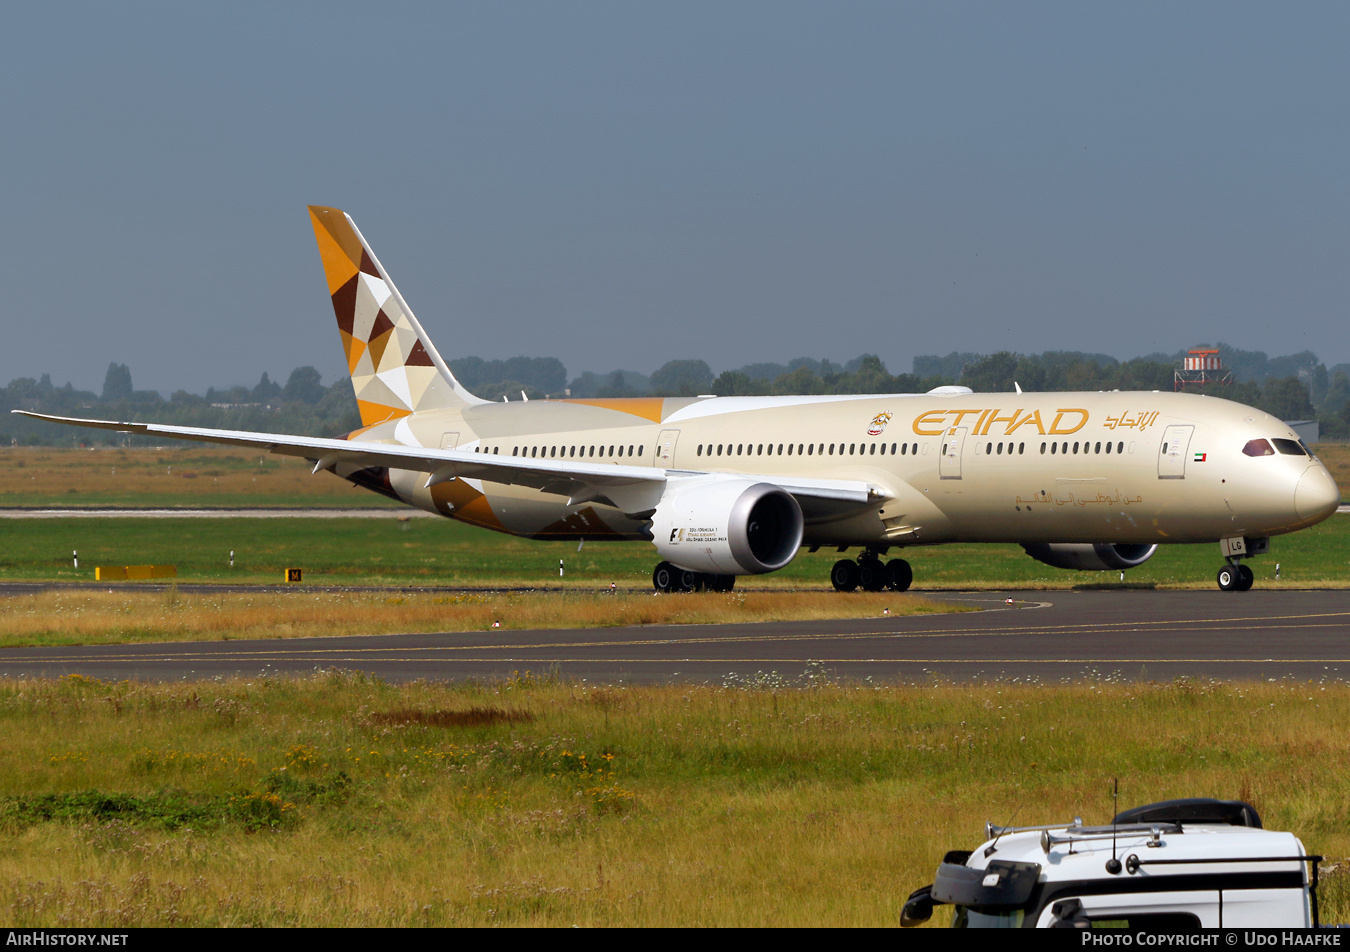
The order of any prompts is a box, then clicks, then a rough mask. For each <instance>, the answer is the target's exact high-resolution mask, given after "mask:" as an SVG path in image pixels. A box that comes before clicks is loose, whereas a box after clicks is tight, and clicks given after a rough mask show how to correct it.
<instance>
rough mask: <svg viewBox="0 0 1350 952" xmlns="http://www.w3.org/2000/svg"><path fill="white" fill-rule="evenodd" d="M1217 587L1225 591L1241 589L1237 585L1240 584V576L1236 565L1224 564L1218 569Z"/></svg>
mask: <svg viewBox="0 0 1350 952" xmlns="http://www.w3.org/2000/svg"><path fill="white" fill-rule="evenodd" d="M1218 580H1219V588H1220V589H1222V590H1223V591H1225V592H1238V591H1241V588H1240V587H1239V586H1240V585H1241V584H1242V576H1241V575H1240V574H1239V573H1238V570H1237V567H1236V566H1232V565H1225V566H1224V567H1223V568H1221V569H1219V576H1218Z"/></svg>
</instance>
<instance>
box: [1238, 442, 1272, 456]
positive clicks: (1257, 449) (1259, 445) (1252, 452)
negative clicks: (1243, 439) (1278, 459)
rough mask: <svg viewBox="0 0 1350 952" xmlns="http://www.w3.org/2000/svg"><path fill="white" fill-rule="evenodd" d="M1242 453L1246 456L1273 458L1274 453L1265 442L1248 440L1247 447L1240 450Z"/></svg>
mask: <svg viewBox="0 0 1350 952" xmlns="http://www.w3.org/2000/svg"><path fill="white" fill-rule="evenodd" d="M1242 452H1243V453H1246V454H1247V455H1248V456H1274V455H1275V451H1274V450H1273V449H1271V448H1270V443H1268V442H1267V441H1266V440H1249V441H1248V443H1247V445H1246V446H1244V447H1243V448H1242Z"/></svg>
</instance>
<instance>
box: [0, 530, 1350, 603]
mask: <svg viewBox="0 0 1350 952" xmlns="http://www.w3.org/2000/svg"><path fill="white" fill-rule="evenodd" d="M0 533H2V534H3V535H2V538H3V545H0V579H6V580H58V581H91V580H92V579H93V577H94V566H96V565H141V564H161V563H163V564H170V565H176V566H177V567H178V577H179V578H180V579H181V580H184V581H207V582H241V583H243V582H250V583H252V582H281V581H282V579H283V571H284V569H285V568H287V567H291V566H294V567H300V568H303V569H304V570H305V578H306V579H307V580H308V581H310V582H315V583H323V584H391V585H452V586H505V587H519V586H531V587H550V588H562V589H565V590H572V591H591V592H593V591H597V590H600V589H608V588H609V585H610V583H611V582H614V583H616V584H617V585H618V586H619V587H620V588H633V589H640V590H647V589H649V587H650V584H651V572H652V567H653V566H654V565H655V564H656V561H657V557H656V554H655V550H653V548H652V547H651V546H650V545H647V544H645V543H641V542H588V543H587V544H586V545H585V547H584V548H583V549H582V550H581V551H580V552H578V551H577V546H576V543H574V542H535V541H531V540H527V539H516V538H513V537H510V536H505V535H501V534H498V533H493V532H488V531H486V530H482V529H476V528H474V527H472V526H467V525H464V524H463V523H458V522H454V521H452V520H449V519H411V520H408V521H405V522H399V521H397V520H394V519H345V518H339V519H306V518H293V519H292V518H283V519H246V518H237V519H172V518H170V519H135V518H118V519H41V520H37V519H20V520H4V521H0ZM76 551H78V552H79V558H80V566H79V568H78V569H76V568H75V567H74V564H73V560H72V557H71V556H72V553H73V552H76ZM231 551H234V553H235V566H234V568H233V569H231V568H230V564H229V554H230V552H231ZM853 554H855V555H856V554H857V553H856V551H855V552H854V553H853ZM893 554H894V553H893ZM900 554H903V555H904V557H905V558H906V559H908V560H909V561H910V563H911V564H912V565H913V567H914V589H915V590H916V591H940V590H955V589H970V588H999V589H1001V588H1014V589H1055V588H1059V589H1066V588H1072V587H1074V586H1082V585H1093V586H1097V585H1100V586H1107V587H1110V586H1118V585H1121V584H1125V585H1135V586H1139V585H1145V586H1157V587H1167V588H1175V587H1181V588H1185V587H1194V588H1203V589H1208V588H1212V587H1213V586H1214V573H1215V572H1216V571H1217V570H1218V568H1219V566H1220V565H1221V564H1222V559H1221V557H1220V556H1219V551H1218V546H1216V545H1181V546H1162V547H1161V548H1160V549H1159V550H1158V554H1157V555H1155V556H1154V557H1153V558H1152V559H1150V560H1149V561H1148V562H1146V563H1144V564H1143V565H1142V566H1140V567H1139V568H1136V569H1131V570H1130V571H1128V572H1126V573H1125V580H1124V582H1123V583H1122V582H1121V580H1120V576H1119V574H1118V573H1115V572H1102V573H1096V572H1069V571H1064V570H1062V569H1055V568H1051V567H1050V566H1047V565H1043V564H1041V563H1040V562H1036V561H1034V560H1033V559H1031V558H1029V557H1028V556H1027V555H1026V554H1025V553H1024V552H1023V551H1022V549H1021V548H1020V547H1019V546H1016V545H974V544H960V545H943V546H934V547H931V548H925V547H916V548H911V549H907V550H904V552H903V553H900ZM839 558H841V556H840V555H839V554H837V553H836V552H834V551H832V550H831V551H821V552H817V553H815V554H811V553H807V552H805V551H803V552H802V553H801V554H800V555H799V556H798V557H797V558H796V559H795V560H794V561H793V562H792V563H791V564H790V565H788V566H787V567H786V568H785V569H782V570H781V571H778V572H774V573H772V574H771V575H766V576H756V577H742V578H740V579H738V580H737V583H736V584H737V589H738V590H750V591H755V590H766V589H782V588H816V589H822V590H823V589H827V588H828V587H829V583H828V579H829V571H830V566H831V565H832V564H833V563H834V561H835V560H836V559H839ZM559 559H562V560H564V564H565V571H566V574H565V575H564V576H563V577H562V578H561V579H560V578H559V577H558V560H559ZM1277 563H1278V564H1279V566H1280V578H1279V580H1278V581H1277V580H1276V579H1275V578H1274V575H1275V566H1276V564H1277ZM1248 564H1250V565H1251V566H1252V568H1253V570H1254V571H1255V572H1256V578H1257V585H1258V586H1260V587H1262V588H1272V587H1293V588H1303V587H1309V586H1317V587H1343V586H1345V585H1347V584H1350V516H1346V515H1335V516H1332V517H1331V518H1330V519H1328V520H1327V521H1326V522H1323V523H1322V524H1321V525H1318V526H1315V527H1313V528H1312V529H1308V530H1305V531H1303V532H1298V533H1294V534H1292V535H1288V536H1279V537H1276V538H1275V539H1273V540H1272V543H1271V553H1270V554H1269V555H1266V556H1262V557H1260V558H1257V559H1253V560H1251V562H1249V563H1248ZM129 584H131V585H133V586H134V584H135V583H129Z"/></svg>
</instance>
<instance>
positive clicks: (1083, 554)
mask: <svg viewBox="0 0 1350 952" xmlns="http://www.w3.org/2000/svg"><path fill="white" fill-rule="evenodd" d="M1022 548H1023V549H1025V550H1026V553H1027V555H1029V556H1031V557H1032V558H1033V559H1035V560H1036V561H1037V562H1044V563H1045V564H1046V565H1053V566H1054V567H1055V568H1057V569H1078V570H1079V571H1082V572H1105V571H1107V570H1108V569H1132V568H1134V567H1135V566H1136V565H1143V564H1144V563H1145V562H1147V561H1148V560H1149V559H1150V558H1151V557H1152V556H1153V553H1154V552H1156V551H1157V550H1158V547H1157V546H1156V545H1145V544H1144V543H1142V542H1141V543H1134V544H1129V545H1126V544H1122V543H1111V542H1097V543H1091V542H1088V543H1076V542H1073V543H1070V542H1053V543H1045V542H1023V543H1022Z"/></svg>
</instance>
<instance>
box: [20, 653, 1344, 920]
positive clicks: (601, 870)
mask: <svg viewBox="0 0 1350 952" xmlns="http://www.w3.org/2000/svg"><path fill="white" fill-rule="evenodd" d="M1348 719H1350V686H1347V685H1346V684H1345V683H1343V682H1338V683H1318V684H1298V683H1293V682H1284V683H1270V684H1255V685H1252V684H1212V683H1203V682H1192V681H1185V680H1183V681H1178V682H1176V683H1171V684H1121V683H1115V682H1112V681H1110V680H1109V679H1108V680H1105V681H1099V682H1092V683H1085V684H1080V685H1076V686H1045V687H1036V686H1030V685H1025V684H1008V683H1003V684H989V685H983V686H969V685H959V686H958V685H951V684H944V683H931V684H917V685H890V686H852V687H845V686H838V685H832V684H829V683H826V681H825V680H824V678H823V677H822V676H821V674H820V673H819V672H817V671H805V672H802V674H801V676H800V677H798V678H796V679H795V680H790V681H787V682H775V683H769V682H767V681H766V682H765V683H762V684H757V685H744V684H741V685H736V686H716V685H712V686H707V687H690V686H680V687H673V686H672V687H622V688H618V687H608V688H602V687H594V686H587V685H577V684H564V683H552V682H549V681H548V680H539V679H536V678H531V677H523V676H522V677H519V678H516V679H514V680H512V681H508V682H505V683H498V684H491V685H476V684H461V685H457V686H444V685H434V684H427V683H416V684H409V685H403V686H391V685H387V684H383V683H380V682H372V681H369V680H367V679H363V678H361V677H360V676H355V675H343V674H336V673H335V674H327V675H323V674H321V675H316V676H313V677H310V678H308V679H302V680H297V679H288V678H263V679H254V680H251V681H227V682H214V681H212V682H203V683H194V684H172V685H140V684H129V683H121V684H108V683H100V682H98V681H92V680H88V679H84V678H80V677H69V678H63V679H61V680H59V681H17V682H16V681H10V682H0V723H3V726H4V730H5V732H6V735H7V738H8V739H7V741H6V743H5V745H4V747H3V749H0V767H2V768H3V769H0V828H3V829H4V832H5V833H6V836H5V837H4V839H3V843H0V913H2V914H4V917H5V919H6V921H7V922H8V923H9V924H10V926H11V927H31V926H50V927H60V926H73V925H78V926H104V927H117V926H165V925H201V926H217V925H223V926H243V925H259V926H353V925H355V926H389V925H395V926H411V925H548V926H567V925H572V924H577V925H583V926H585V925H612V926H623V925H633V926H693V925H740V926H884V925H893V924H895V923H896V922H897V920H898V915H899V911H900V906H901V903H902V902H903V900H904V897H905V896H906V895H908V893H909V892H910V890H912V889H914V888H916V887H917V886H920V885H922V884H924V883H928V882H931V881H932V876H933V871H934V869H935V868H936V866H937V863H938V862H939V860H940V859H941V857H942V854H943V852H944V851H946V850H948V849H955V848H966V849H969V848H972V847H974V846H976V845H978V843H979V841H980V840H981V838H982V832H981V831H982V829H983V822H984V821H985V820H987V819H993V820H995V821H997V822H1007V820H1008V818H1009V817H1010V816H1012V815H1013V813H1014V812H1015V811H1017V810H1018V809H1019V807H1020V808H1021V812H1020V813H1018V821H1019V822H1022V823H1031V822H1050V821H1063V822H1067V821H1069V820H1070V819H1071V818H1072V817H1073V816H1074V815H1081V816H1082V817H1083V818H1084V820H1085V821H1087V822H1089V823H1093V822H1105V821H1107V820H1109V818H1110V815H1111V802H1110V798H1109V790H1110V784H1111V779H1112V778H1113V777H1118V778H1119V780H1120V789H1121V806H1122V807H1124V806H1130V805H1135V804H1138V803H1144V802H1149V801H1153V800H1158V799H1163V798H1167V797H1176V796H1195V795H1213V796H1219V797H1238V798H1242V799H1245V800H1248V801H1250V802H1252V803H1253V804H1254V805H1255V806H1256V807H1257V809H1258V810H1259V811H1260V812H1261V814H1262V816H1263V818H1264V820H1265V822H1266V825H1267V827H1269V828H1273V829H1282V830H1284V829H1287V830H1292V831H1294V832H1295V833H1296V834H1297V835H1298V836H1300V838H1301V839H1302V840H1303V842H1304V844H1305V845H1306V846H1307V847H1308V849H1309V850H1310V851H1312V852H1320V853H1322V854H1324V855H1326V856H1328V857H1329V858H1330V860H1331V862H1330V864H1329V866H1326V867H1324V873H1323V879H1322V889H1321V896H1322V909H1323V919H1324V921H1330V922H1345V921H1347V920H1350V873H1347V860H1346V857H1347V854H1350V828H1348V827H1347V825H1346V822H1345V818H1346V816H1347V811H1348V808H1350V772H1348V771H1346V770H1345V769H1344V764H1345V761H1346V757H1347V754H1350V750H1348V749H1347V748H1350V740H1347V737H1350V734H1348V733H1347V726H1350V724H1348V723H1347V720H1348ZM942 922H943V916H942V914H941V911H940V910H939V914H938V915H937V916H935V922H934V924H935V925H936V924H942Z"/></svg>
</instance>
